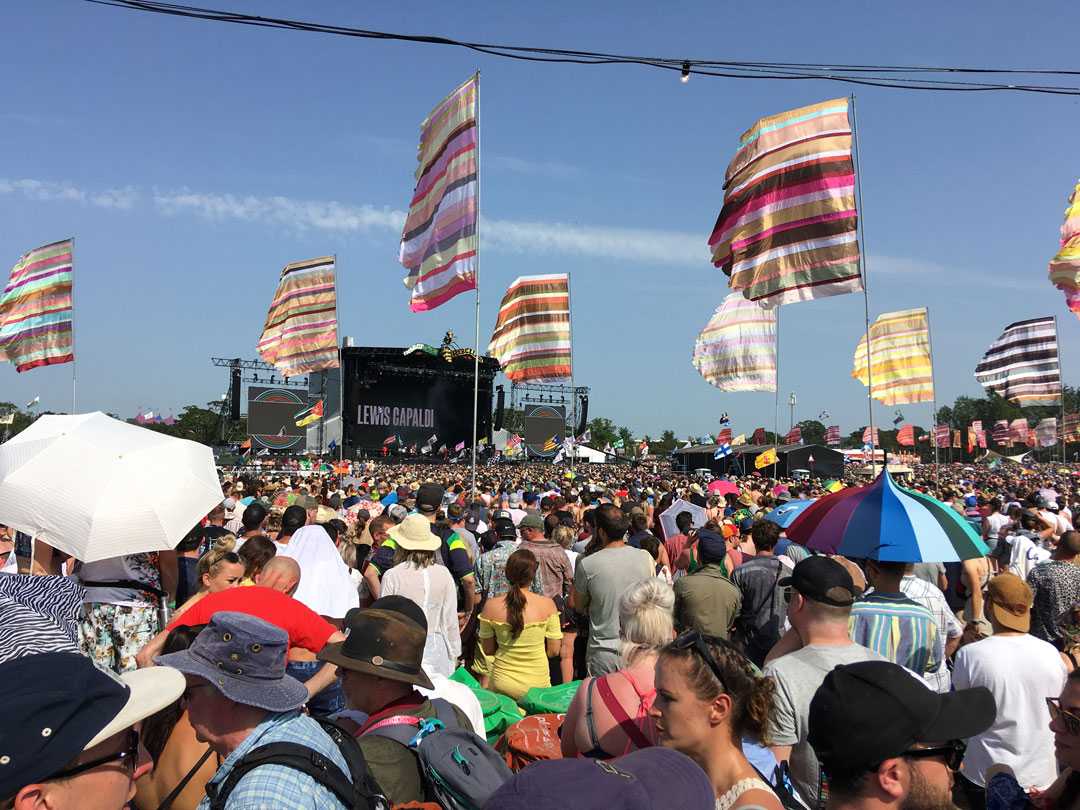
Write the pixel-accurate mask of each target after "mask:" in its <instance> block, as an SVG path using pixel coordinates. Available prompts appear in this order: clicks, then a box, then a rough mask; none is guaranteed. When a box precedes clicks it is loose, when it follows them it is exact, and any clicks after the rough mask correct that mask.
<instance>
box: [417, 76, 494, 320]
mask: <svg viewBox="0 0 1080 810" xmlns="http://www.w3.org/2000/svg"><path fill="white" fill-rule="evenodd" d="M479 91H480V77H479V75H476V76H473V77H472V78H471V79H469V80H468V81H467V82H465V83H464V84H463V85H461V86H460V87H458V88H457V89H456V90H454V92H452V93H451V94H450V95H448V96H447V97H446V98H444V99H443V100H442V101H440V102H439V103H438V104H437V105H436V106H435V109H434V110H432V111H431V114H430V115H428V117H427V118H425V119H424V122H423V123H422V124H421V125H420V146H419V148H418V150H417V161H418V163H419V165H418V166H417V169H416V186H415V188H414V189H413V196H412V199H411V200H410V201H409V215H408V217H407V218H406V220H405V227H404V229H403V231H402V233H401V252H400V255H399V260H400V261H401V263H402V265H404V266H405V268H406V269H407V270H408V271H409V273H408V275H407V276H406V277H405V286H406V287H407V288H408V289H409V290H411V291H412V294H411V296H410V299H409V309H411V310H412V311H413V312H425V311H427V310H429V309H435V307H437V306H440V305H441V304H445V303H446V302H447V301H449V300H450V299H451V298H453V297H454V296H455V295H458V294H459V293H463V292H467V291H468V290H475V289H476V268H477V250H478V241H477V221H478V218H479V209H478V207H477V197H478V195H477V188H478V179H479V174H478V166H479V161H478V154H477V147H478V145H479V129H478V127H477V117H476V112H477V109H476V108H477V99H478V96H479Z"/></svg>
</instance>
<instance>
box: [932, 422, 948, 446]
mask: <svg viewBox="0 0 1080 810" xmlns="http://www.w3.org/2000/svg"><path fill="white" fill-rule="evenodd" d="M934 444H935V445H936V446H937V447H948V446H949V426H948V425H934Z"/></svg>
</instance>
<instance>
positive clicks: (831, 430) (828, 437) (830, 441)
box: [825, 425, 840, 447]
mask: <svg viewBox="0 0 1080 810" xmlns="http://www.w3.org/2000/svg"><path fill="white" fill-rule="evenodd" d="M825 444H827V445H829V447H838V446H839V445H840V426H839V425H829V427H827V428H825Z"/></svg>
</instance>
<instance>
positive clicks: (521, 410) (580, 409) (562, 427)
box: [507, 382, 589, 459]
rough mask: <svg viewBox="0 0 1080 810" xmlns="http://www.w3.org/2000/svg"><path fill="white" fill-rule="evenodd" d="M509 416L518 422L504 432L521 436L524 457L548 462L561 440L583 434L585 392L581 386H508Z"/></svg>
mask: <svg viewBox="0 0 1080 810" xmlns="http://www.w3.org/2000/svg"><path fill="white" fill-rule="evenodd" d="M510 413H511V414H513V415H514V418H515V419H519V418H520V419H521V420H522V421H521V424H508V425H507V429H508V430H510V431H512V432H517V433H520V434H521V435H522V436H523V437H524V439H525V442H524V444H525V452H526V455H527V457H529V458H538V459H551V458H553V457H554V456H555V454H556V453H558V450H559V447H561V446H562V442H563V439H565V438H566V437H567V436H575V437H577V436H580V435H581V434H582V433H584V432H585V426H586V424H587V423H588V419H589V389H588V387H587V386H583V385H579V386H574V385H559V384H555V383H533V382H526V383H512V384H511V386H510ZM551 438H555V441H556V446H555V447H554V448H552V447H551V446H550V444H548V440H549V439H551ZM545 445H547V447H545Z"/></svg>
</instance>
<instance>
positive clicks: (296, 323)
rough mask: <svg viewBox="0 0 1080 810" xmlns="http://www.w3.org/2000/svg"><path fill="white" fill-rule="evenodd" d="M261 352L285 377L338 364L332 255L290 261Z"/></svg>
mask: <svg viewBox="0 0 1080 810" xmlns="http://www.w3.org/2000/svg"><path fill="white" fill-rule="evenodd" d="M258 351H259V356H260V357H262V359H263V360H265V361H266V362H267V363H269V364H270V365H272V366H274V367H275V368H276V369H277V370H278V371H280V372H281V373H282V374H284V375H285V376H286V377H294V376H296V375H297V374H306V373H308V372H310V371H322V370H323V369H328V368H337V367H338V365H339V362H338V346H337V287H336V285H335V281H334V258H333V257H332V256H323V257H322V258H320V259H308V260H307V261H303V262H294V263H293V264H287V265H285V269H284V270H282V271H281V278H280V280H279V281H278V286H277V291H276V292H275V293H274V300H273V301H271V302H270V310H269V312H267V313H266V323H265V324H264V325H263V331H262V335H260V336H259V343H258Z"/></svg>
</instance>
